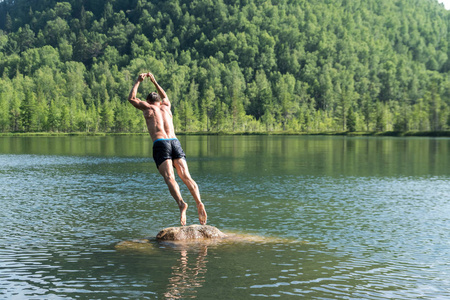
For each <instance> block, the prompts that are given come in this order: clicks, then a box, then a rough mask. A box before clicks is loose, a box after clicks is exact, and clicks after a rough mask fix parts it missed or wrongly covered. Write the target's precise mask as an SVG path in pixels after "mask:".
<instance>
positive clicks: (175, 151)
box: [153, 138, 186, 168]
mask: <svg viewBox="0 0 450 300" xmlns="http://www.w3.org/2000/svg"><path fill="white" fill-rule="evenodd" d="M178 158H184V159H186V155H185V154H184V151H183V148H181V143H180V141H179V140H178V139H176V138H174V139H157V140H155V141H154V142H153V159H154V160H155V163H156V167H157V168H159V166H160V165H161V164H162V163H163V162H164V161H165V160H167V159H178Z"/></svg>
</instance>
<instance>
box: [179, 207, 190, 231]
mask: <svg viewBox="0 0 450 300" xmlns="http://www.w3.org/2000/svg"><path fill="white" fill-rule="evenodd" d="M178 206H179V207H180V223H181V225H183V226H184V225H186V210H187V208H188V205H187V203H186V202H181V203H180V204H179V205H178Z"/></svg>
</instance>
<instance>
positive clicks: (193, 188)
mask: <svg viewBox="0 0 450 300" xmlns="http://www.w3.org/2000/svg"><path fill="white" fill-rule="evenodd" d="M173 164H174V166H175V168H176V169H177V173H178V176H180V178H181V180H183V182H184V184H185V185H186V186H187V187H188V189H189V191H190V192H191V194H192V197H194V200H195V202H196V203H197V211H198V220H199V221H200V224H202V225H205V224H206V219H207V215H206V210H205V205H204V204H203V203H202V200H201V198H200V191H199V189H198V185H197V183H196V182H195V181H194V179H192V177H191V174H189V169H188V166H187V163H186V160H184V159H182V158H179V159H174V160H173Z"/></svg>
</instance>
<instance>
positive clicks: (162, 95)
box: [128, 73, 207, 226]
mask: <svg viewBox="0 0 450 300" xmlns="http://www.w3.org/2000/svg"><path fill="white" fill-rule="evenodd" d="M145 77H149V78H150V80H151V81H152V83H153V84H154V85H155V87H156V90H157V91H158V92H157V93H155V92H153V93H150V94H149V95H148V96H147V99H146V101H141V100H139V99H138V98H136V93H137V90H138V87H139V84H140V83H141V82H142V81H143V80H144V79H145ZM128 101H129V102H130V103H131V104H133V106H134V107H136V108H138V109H140V110H142V112H143V113H144V118H145V121H146V123H147V128H148V132H149V133H150V137H151V138H152V140H153V159H154V160H155V163H156V167H157V168H158V171H159V173H160V174H161V175H162V176H163V177H164V180H165V182H166V184H167V186H168V187H169V191H170V194H171V195H172V197H173V198H174V199H175V201H176V202H177V204H178V207H179V208H180V222H181V225H183V226H184V225H186V210H187V208H188V205H187V203H186V202H184V201H183V198H182V197H181V194H180V187H179V186H178V183H177V182H176V180H175V175H174V171H173V168H174V167H175V169H176V170H177V173H178V176H180V178H181V180H183V182H184V184H186V186H187V187H188V189H189V191H190V192H191V194H192V196H193V197H194V200H195V202H196V203H197V211H198V219H199V221H200V224H202V225H204V224H206V219H207V215H206V211H205V206H204V205H203V203H202V201H201V199H200V192H199V189H198V186H197V184H196V183H195V181H194V180H193V179H192V178H191V175H190V174H189V170H188V166H187V163H186V156H185V154H184V152H183V149H182V148H181V144H180V141H178V139H177V138H176V136H175V131H174V129H173V120H172V112H171V111H170V106H171V104H170V101H169V98H168V97H167V95H166V92H164V90H163V89H162V88H161V86H159V84H158V83H157V82H156V80H155V77H154V76H153V74H152V73H142V74H140V75H139V76H138V78H137V81H136V83H135V84H134V86H133V88H132V89H131V92H130V95H129V96H128Z"/></svg>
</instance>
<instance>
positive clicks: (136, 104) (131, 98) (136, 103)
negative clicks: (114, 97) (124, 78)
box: [128, 73, 148, 110]
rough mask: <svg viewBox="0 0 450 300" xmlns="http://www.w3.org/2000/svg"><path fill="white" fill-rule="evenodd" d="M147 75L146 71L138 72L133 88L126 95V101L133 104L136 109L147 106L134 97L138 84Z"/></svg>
mask: <svg viewBox="0 0 450 300" xmlns="http://www.w3.org/2000/svg"><path fill="white" fill-rule="evenodd" d="M146 76H147V74H146V73H142V74H139V76H138V78H137V80H136V82H135V83H134V85H133V88H132V89H131V91H130V95H129V96H128V101H129V102H130V103H131V104H133V106H134V107H136V108H138V109H141V110H143V109H146V108H148V106H147V103H146V102H144V101H141V100H140V99H138V98H136V94H137V90H138V88H139V84H140V83H141V82H142V81H143V80H144V78H145V77H146Z"/></svg>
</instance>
